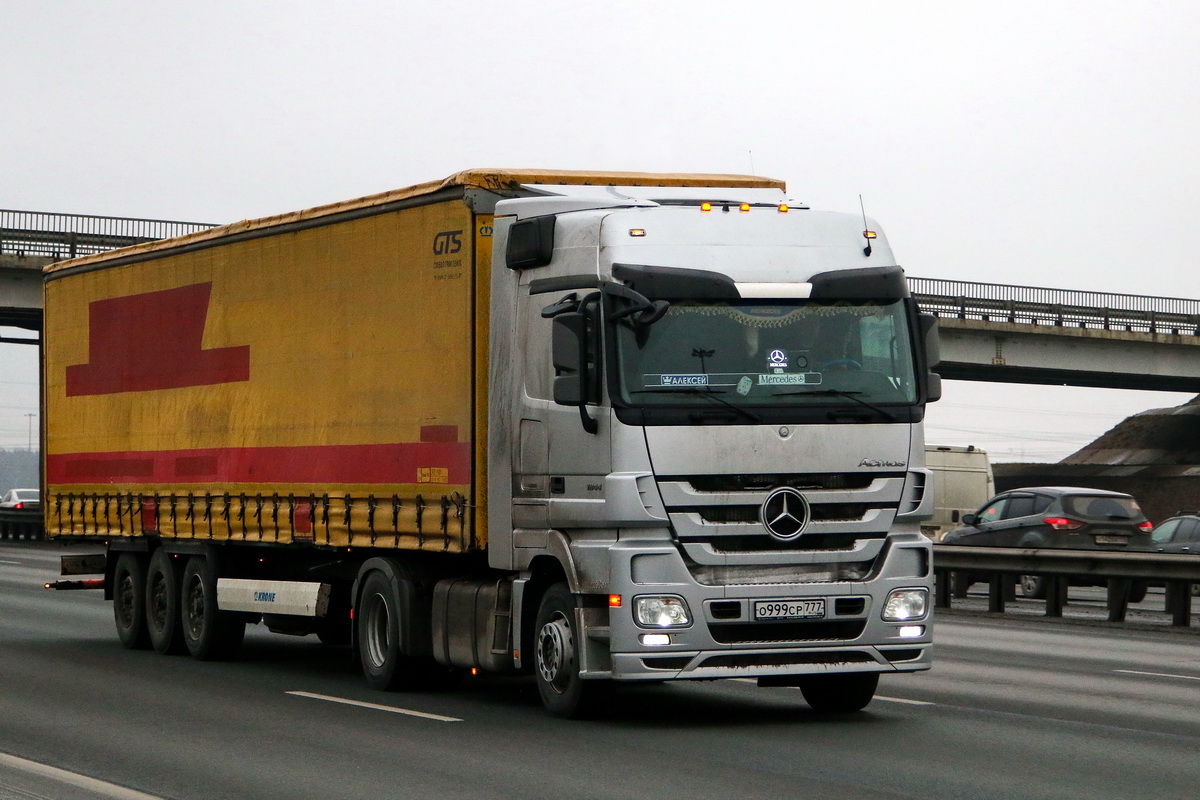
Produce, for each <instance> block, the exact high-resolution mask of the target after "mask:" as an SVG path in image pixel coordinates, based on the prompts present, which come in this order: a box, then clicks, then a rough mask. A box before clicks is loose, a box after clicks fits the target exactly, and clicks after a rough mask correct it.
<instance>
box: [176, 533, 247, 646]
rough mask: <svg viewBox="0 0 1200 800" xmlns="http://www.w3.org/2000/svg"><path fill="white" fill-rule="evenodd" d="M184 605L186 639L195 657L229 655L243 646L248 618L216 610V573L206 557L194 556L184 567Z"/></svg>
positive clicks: (183, 619) (184, 638) (183, 618)
mask: <svg viewBox="0 0 1200 800" xmlns="http://www.w3.org/2000/svg"><path fill="white" fill-rule="evenodd" d="M182 606H183V608H182V622H183V641H184V644H185V645H187V649H188V652H189V653H191V654H192V658H195V659H197V660H198V661H214V660H219V659H223V658H229V657H231V656H233V655H234V654H235V653H236V652H237V650H238V648H239V647H241V645H242V639H243V638H244V637H245V635H246V620H245V618H244V617H242V616H239V615H238V614H236V613H233V612H229V611H220V610H218V609H217V576H216V575H215V574H213V569H212V565H211V563H210V562H209V560H208V559H207V558H205V557H204V556H192V557H191V558H189V559H188V563H187V567H186V568H184V570H183V590H182Z"/></svg>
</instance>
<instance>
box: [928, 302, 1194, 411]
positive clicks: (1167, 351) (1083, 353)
mask: <svg viewBox="0 0 1200 800" xmlns="http://www.w3.org/2000/svg"><path fill="white" fill-rule="evenodd" d="M909 281H910V287H911V290H912V292H913V295H914V296H915V297H916V298H917V302H918V304H919V305H920V307H921V309H922V310H923V311H927V312H929V313H932V314H935V315H936V316H937V317H938V328H939V329H940V331H941V342H942V362H941V364H940V365H939V366H938V368H937V371H938V372H939V373H940V374H941V375H942V377H943V378H946V379H953V380H970V381H997V382H1003V383H1038V384H1048V385H1065V386H1094V387H1105V388H1114V389H1150V390H1156V391H1175V392H1194V393H1200V300H1187V299H1182V298H1174V297H1150V296H1142V295H1125V294H1114V293H1109V292H1088V291H1077V290H1071V289H1048V288H1039V287H1032V286H1010V285H1005V284H992V283H972V282H968V281H949V280H940V279H936V278H910V279H909Z"/></svg>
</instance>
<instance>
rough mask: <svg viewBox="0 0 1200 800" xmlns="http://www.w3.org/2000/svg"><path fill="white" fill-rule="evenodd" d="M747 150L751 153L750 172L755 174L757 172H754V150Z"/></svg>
mask: <svg viewBox="0 0 1200 800" xmlns="http://www.w3.org/2000/svg"><path fill="white" fill-rule="evenodd" d="M746 152H747V153H749V154H750V174H751V175H753V174H755V173H754V151H753V150H747V151H746Z"/></svg>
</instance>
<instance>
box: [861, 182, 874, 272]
mask: <svg viewBox="0 0 1200 800" xmlns="http://www.w3.org/2000/svg"><path fill="white" fill-rule="evenodd" d="M858 207H859V208H861V209H862V217H863V238H864V239H866V240H867V246H866V247H864V248H863V255H864V256H866V257H867V258H870V257H871V240H872V239H874V238H875V237H876V236H878V234H877V233H875V231H873V230H871V229H870V228H869V227H868V226H867V207H866V206H865V205H863V199H862V195H861V194H860V195H859V196H858Z"/></svg>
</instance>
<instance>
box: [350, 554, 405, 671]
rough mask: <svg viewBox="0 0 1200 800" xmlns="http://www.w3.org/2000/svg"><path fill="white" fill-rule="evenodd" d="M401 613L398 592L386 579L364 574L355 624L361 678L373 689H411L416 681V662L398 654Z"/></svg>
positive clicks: (402, 654)
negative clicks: (361, 672)
mask: <svg viewBox="0 0 1200 800" xmlns="http://www.w3.org/2000/svg"><path fill="white" fill-rule="evenodd" d="M402 612H403V609H401V608H400V596H399V592H397V591H396V588H395V587H394V586H393V585H392V581H391V580H390V579H389V578H388V576H387V575H385V574H384V573H383V572H381V571H379V570H375V571H374V572H369V573H367V577H366V579H365V580H364V581H363V585H362V594H361V596H360V597H359V602H358V611H357V613H356V615H355V624H356V625H357V631H356V632H357V634H358V656H359V661H360V662H361V664H362V671H363V677H365V678H366V679H367V683H368V684H369V685H370V686H371V687H372V688H374V689H379V690H381V691H385V692H389V691H393V690H395V689H400V688H405V687H411V686H412V685H413V684H414V683H416V682H417V679H418V678H419V672H420V669H419V667H420V665H419V663H418V661H417V660H416V659H413V658H410V657H409V656H407V655H405V654H404V653H403V652H402V651H401V647H400V642H401V641H402V639H401V630H400V625H401V622H402V620H403V616H402Z"/></svg>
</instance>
